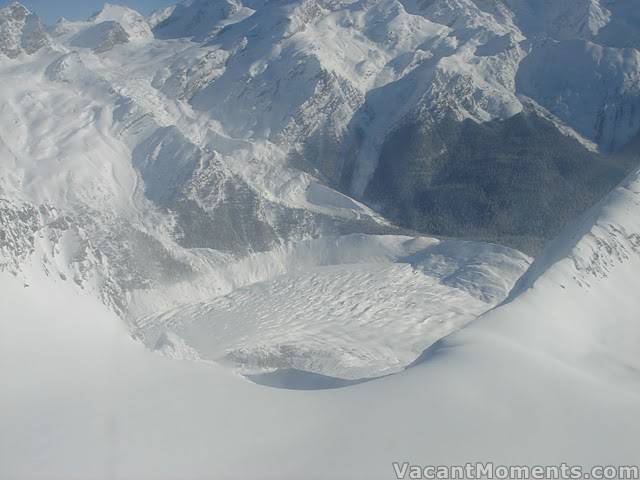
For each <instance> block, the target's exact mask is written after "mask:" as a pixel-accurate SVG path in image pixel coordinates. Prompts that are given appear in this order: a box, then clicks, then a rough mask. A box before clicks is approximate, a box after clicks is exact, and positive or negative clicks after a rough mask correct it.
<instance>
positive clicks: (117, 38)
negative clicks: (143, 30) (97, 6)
mask: <svg viewBox="0 0 640 480" xmlns="http://www.w3.org/2000/svg"><path fill="white" fill-rule="evenodd" d="M127 42H129V34H128V33H127V32H126V30H125V29H124V28H123V27H122V25H120V24H119V23H118V22H115V21H113V20H108V21H105V22H101V23H98V24H97V25H94V26H93V27H91V28H88V29H87V30H84V31H82V32H80V33H79V34H78V35H76V36H75V37H74V38H73V39H72V40H71V45H72V46H74V47H81V48H91V49H92V50H93V51H94V52H96V53H102V52H107V51H109V50H111V49H112V48H113V47H114V46H116V45H122V44H125V43H127Z"/></svg>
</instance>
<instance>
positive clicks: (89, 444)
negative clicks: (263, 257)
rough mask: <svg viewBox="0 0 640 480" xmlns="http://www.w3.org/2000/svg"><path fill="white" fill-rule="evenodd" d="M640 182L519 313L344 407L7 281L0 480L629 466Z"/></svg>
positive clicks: (450, 341)
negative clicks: (157, 341)
mask: <svg viewBox="0 0 640 480" xmlns="http://www.w3.org/2000/svg"><path fill="white" fill-rule="evenodd" d="M638 178H639V175H635V176H634V177H632V178H630V179H629V181H628V182H627V183H626V184H625V185H623V186H621V187H620V188H619V189H618V190H616V191H615V192H614V193H613V194H612V195H611V196H610V197H609V198H608V199H607V200H606V201H604V202H603V203H602V204H601V205H600V206H598V207H597V208H596V209H594V210H593V211H592V212H590V214H589V215H588V216H586V217H585V218H583V219H582V220H581V221H580V222H579V224H577V225H575V226H573V227H572V228H570V229H568V230H567V232H566V233H565V235H564V236H563V237H562V238H561V239H559V240H558V242H557V243H556V244H555V245H554V246H551V247H550V248H549V250H548V251H547V254H546V255H545V258H543V259H542V260H541V261H540V263H539V264H538V265H539V267H538V268H534V269H533V270H532V272H531V274H530V276H529V278H528V280H523V284H522V287H523V290H521V292H520V293H516V294H515V296H514V298H513V299H512V301H511V302H510V303H509V304H507V305H504V306H501V307H499V308H497V309H495V310H494V311H492V312H491V313H488V314H487V315H486V316H485V318H484V319H481V320H479V321H477V322H475V323H474V324H473V325H472V326H470V327H467V328H465V329H463V330H462V331H460V332H458V333H456V334H454V335H452V336H450V337H449V338H447V339H446V340H445V341H443V342H440V343H439V344H438V345H437V347H436V348H432V349H429V350H428V351H427V353H426V354H425V355H424V356H423V358H422V359H421V362H420V363H418V364H416V365H415V366H414V367H412V368H410V369H409V370H407V371H405V372H403V373H399V374H397V375H393V376H389V377H386V378H383V379H378V380H374V381H371V382H367V383H363V384H359V385H353V386H350V387H348V388H342V389H334V390H325V391H318V390H315V391H305V392H300V391H291V390H282V389H272V388H266V387H262V386H259V385H255V384H252V383H249V382H247V381H244V380H242V379H241V378H239V377H235V376H233V375H232V374H230V373H229V372H228V371H226V370H224V369H223V368H222V367H220V366H217V365H205V364H200V365H198V364H194V363H192V362H176V361H173V360H168V359H163V358H162V357H161V356H158V355H154V354H152V353H150V352H148V351H144V350H143V349H142V348H141V347H140V346H139V345H135V344H134V343H132V341H131V339H130V338H128V337H127V335H126V332H125V331H124V330H123V329H122V327H121V325H120V323H119V321H118V319H117V318H115V317H114V316H113V315H112V314H110V313H109V312H108V311H107V310H105V308H104V307H103V306H102V305H100V304H99V303H97V302H96V301H95V300H94V299H92V298H91V297H88V296H86V295H79V294H78V293H77V292H76V291H74V290H72V289H71V288H70V285H69V284H68V283H66V282H63V281H61V280H56V279H52V278H50V277H47V276H46V275H43V274H42V273H41V272H40V273H38V272H37V271H34V272H32V279H33V282H32V283H31V285H30V286H28V287H25V286H23V285H22V284H21V283H20V282H18V281H17V279H15V278H13V277H11V276H9V275H7V274H2V276H0V282H1V283H0V287H1V289H2V291H3V293H4V294H5V295H6V301H5V303H4V305H3V308H4V312H5V314H4V315H2V317H0V333H1V335H0V346H1V348H0V359H1V360H2V361H0V378H1V379H2V383H3V388H4V392H5V394H4V395H2V396H0V406H1V407H2V410H3V411H6V412H11V415H3V416H2V417H0V422H1V423H0V426H1V427H2V428H0V440H1V441H0V445H1V448H0V460H1V461H0V472H1V473H2V474H3V476H6V477H8V478H15V479H40V478H42V479H45V478H46V479H49V478H52V477H60V478H63V477H69V476H82V477H91V478H96V479H102V478H105V479H106V478H114V477H116V478H133V477H135V478H139V479H148V478H149V479H150V478H155V476H156V472H157V471H159V470H161V471H162V473H163V475H166V476H168V477H180V478H185V479H195V478H201V477H202V476H208V475H209V474H210V472H211V471H215V472H217V475H219V476H221V477H222V478H229V479H235V478H238V479H239V478H252V477H257V478H264V479H271V478H273V479H282V478H300V477H304V478H318V479H328V478H334V479H343V478H344V479H346V478H354V477H356V478H357V477H364V478H370V479H378V478H380V479H383V478H389V477H390V476H392V475H393V469H392V466H391V463H392V462H394V461H396V462H404V461H409V462H411V463H414V464H422V465H428V464H434V463H436V464H465V463H466V462H475V461H482V462H488V461H491V462H495V463H496V464H498V465H499V464H507V465H522V464H529V465H533V464H537V465H560V464H561V463H563V462H566V463H568V464H570V465H574V464H575V465H582V466H583V467H584V468H585V469H588V468H590V466H592V465H609V464H611V465H632V464H634V463H636V462H637V446H636V442H635V438H636V437H637V436H638V435H639V434H640V423H638V422H639V420H638V419H639V418H640V416H639V415H638V413H639V412H640V377H639V376H638V369H637V358H638V357H637V354H636V353H635V351H634V349H633V348H631V347H632V346H633V345H635V344H637V341H634V338H635V339H636V340H637V337H634V335H635V334H636V333H637V331H638V330H637V318H635V317H633V316H632V315H631V314H630V313H628V312H637V311H638V304H637V295H635V293H636V291H637V289H638V285H639V279H638V276H637V268H638V262H640V254H639V252H638V251H637V243H636V241H635V240H634V239H635V238H636V237H637V235H638V233H639V232H640V228H639V227H640V225H638V221H637V218H638V210H639V209H640V202H639V201H638V196H639V195H640V190H639V189H638V181H639V180H638ZM612 232H613V233H614V234H615V235H613V236H612V235H611V233H612ZM585 260H588V261H587V262H586V263H585V262H584V261H585ZM604 272H606V275H604V274H603V273H604ZM587 282H588V284H587ZM531 286H532V287H531ZM529 287H531V288H529ZM627 309H628V310H627ZM52 320H55V321H52ZM622 331H624V332H626V333H627V334H628V336H622V335H617V334H616V333H617V332H622ZM70 332H72V333H70ZM169 340H171V339H169ZM185 351H186V349H184V350H183V353H184V352H185ZM285 385H286V384H285ZM43 391H45V392H47V396H46V397H45V396H43V395H42V392H43ZM594 419H597V421H596V420H594ZM149 439H153V441H150V440H149ZM587 471H588V470H587Z"/></svg>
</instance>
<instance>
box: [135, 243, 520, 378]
mask: <svg viewBox="0 0 640 480" xmlns="http://www.w3.org/2000/svg"><path fill="white" fill-rule="evenodd" d="M325 244H327V246H331V247H332V249H335V251H336V252H340V253H341V256H342V257H343V258H344V260H342V262H340V261H338V262H337V263H334V262H335V260H334V262H331V261H330V258H331V256H330V255H327V254H326V252H323V248H322V243H321V242H314V243H313V244H312V245H311V246H310V251H311V252H314V253H315V255H317V258H318V260H319V263H322V264H324V265H322V266H311V267H309V266H306V267H305V266H303V265H301V264H299V263H298V264H297V265H296V267H295V268H294V269H293V270H291V271H288V272H286V273H285V274H283V275H277V276H275V277H273V278H272V279H270V280H268V281H264V282H258V283H253V284H249V285H248V286H246V287H244V288H239V289H235V290H234V291H232V292H231V293H230V294H228V295H225V296H220V297H218V298H216V299H214V300H212V301H207V302H200V303H195V304H186V305H183V306H180V307H178V308H173V309H171V310H168V311H166V312H160V313H155V314H153V315H151V316H148V317H145V318H142V319H138V320H136V321H135V323H136V326H137V329H136V335H137V336H140V337H141V338H143V339H144V341H145V343H146V344H147V345H149V346H150V347H153V346H154V345H156V344H157V343H158V338H159V336H162V335H166V334H170V335H175V336H177V337H178V338H180V339H181V340H182V341H183V342H184V343H185V344H186V345H188V346H189V347H190V348H192V349H193V350H195V351H196V352H198V356H199V357H200V358H202V359H208V360H217V361H223V362H227V363H228V362H231V363H233V364H235V365H237V368H238V370H239V371H241V372H242V373H245V374H255V373H262V372H264V371H273V370H284V369H295V370H302V371H306V372H312V373H317V374H322V375H325V376H330V377H335V378H344V379H350V380H355V379H359V378H367V377H376V376H382V375H388V374H391V373H395V372H397V371H400V370H402V369H404V368H405V367H406V366H407V365H409V364H411V363H412V362H413V361H415V360H416V358H418V357H419V355H420V353H421V352H422V351H423V350H424V349H426V348H427V347H428V346H430V345H432V344H433V343H435V342H436V341H438V340H440V339H441V338H443V337H445V336H446V335H448V334H449V333H451V332H453V331H455V330H458V329H460V328H461V327H463V326H464V325H466V324H467V323H469V322H470V321H472V320H473V319H475V318H476V317H477V316H479V315H480V314H482V313H484V312H486V311H487V310H489V309H491V308H492V307H494V306H495V305H497V304H498V303H499V302H501V301H502V300H504V299H505V298H506V296H507V293H508V292H509V290H510V288H511V286H512V285H513V283H514V282H515V280H516V279H517V278H518V277H520V275H521V274H522V273H523V272H524V270H525V269H526V268H527V266H528V263H529V262H528V259H527V258H526V257H525V256H524V255H521V254H519V253H517V252H515V251H512V250H509V249H505V248H502V247H497V246H491V245H483V244H475V243H473V242H467V245H464V242H462V243H461V242H447V241H444V242H440V241H437V240H435V239H427V238H410V237H365V236H351V237H343V238H338V239H336V241H335V244H334V245H331V243H329V242H325ZM427 245H428V246H427ZM425 247H426V248H425ZM349 248H355V249H358V250H359V252H358V256H354V255H353V254H351V255H350V253H349V251H348V249H349ZM381 253H386V254H387V255H389V254H391V255H390V258H389V257H387V258H385V256H381V255H380V254H381ZM332 263H333V264H332ZM163 345H164V344H163Z"/></svg>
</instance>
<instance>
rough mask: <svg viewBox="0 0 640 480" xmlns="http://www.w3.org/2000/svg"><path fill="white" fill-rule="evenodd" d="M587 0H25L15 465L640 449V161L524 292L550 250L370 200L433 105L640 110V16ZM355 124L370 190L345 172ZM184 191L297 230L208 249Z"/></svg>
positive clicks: (592, 458)
mask: <svg viewBox="0 0 640 480" xmlns="http://www.w3.org/2000/svg"><path fill="white" fill-rule="evenodd" d="M561 3H562V2H545V3H544V5H545V12H547V13H548V14H549V17H548V18H545V19H543V20H539V19H537V17H536V13H539V11H538V10H537V9H536V5H540V4H538V3H536V2H532V1H529V0H508V1H505V2H500V4H499V5H498V4H497V3H496V2H487V1H485V0H475V1H471V0H436V1H435V2H429V3H428V4H427V3H424V2H414V1H410V0H403V1H398V0H382V1H379V2H369V1H363V2H350V1H339V2H328V1H321V2H315V1H313V2H311V1H310V2H307V1H297V2H276V3H275V4H274V3H273V2H263V1H260V0H256V1H247V2H244V4H240V3H239V2H236V1H229V2H216V3H215V5H214V4H213V3H211V2H202V1H198V0H194V1H190V2H184V3H182V4H181V5H180V6H178V7H175V8H169V9H167V10H165V11H162V12H159V13H158V14H157V15H155V16H154V17H152V18H151V19H150V20H149V21H147V20H146V19H144V18H143V17H141V16H140V15H139V14H137V13H136V12H134V11H132V10H130V9H127V8H124V7H119V6H114V5H107V6H105V8H104V9H103V10H102V11H101V12H99V13H98V14H96V15H95V16H94V17H92V18H90V19H88V20H87V21H84V22H66V21H64V22H61V23H59V24H58V25H56V26H55V27H53V28H51V29H49V30H47V31H44V29H41V28H40V26H39V21H37V18H36V17H35V16H32V15H30V14H29V12H28V11H26V10H24V11H22V10H21V9H20V8H19V7H16V6H13V7H8V8H4V9H0V78H2V89H1V90H0V196H1V198H0V227H1V228H2V230H1V232H0V233H1V234H2V235H1V236H0V291H1V292H2V296H1V298H0V384H2V393H3V394H2V395H0V410H1V411H2V412H5V413H6V414H3V415H0V477H2V478H11V479H16V480H22V479H24V480H33V479H40V478H42V479H47V480H50V479H52V478H54V479H55V478H60V479H63V478H71V477H74V478H75V477H81V478H95V479H101V478H105V479H107V478H110V479H112V478H118V479H120V478H122V479H129V478H135V479H142V480H145V479H153V478H159V477H162V478H185V479H187V480H190V479H196V478H207V477H210V476H211V474H212V473H211V472H216V474H217V475H219V476H220V477H221V478H225V479H226V478H229V479H233V478H261V479H270V478H273V479H279V480H280V479H283V478H305V479H307V478H308V479H314V478H318V479H325V478H338V479H341V478H367V479H376V478H389V477H390V476H391V475H392V468H391V462H393V461H405V460H407V459H411V461H413V462H416V463H425V464H427V463H438V464H440V463H464V462H467V461H474V460H483V461H489V460H493V461H495V462H498V463H532V464H533V463H535V464H541V463H560V462H569V463H584V464H593V463H600V464H608V463H619V464H628V463H637V460H638V453H637V446H636V443H637V442H636V439H637V437H638V435H639V434H640V415H639V413H640V384H639V382H638V371H639V369H640V356H639V355H638V353H637V345H638V341H640V327H639V326H638V322H637V312H638V311H640V305H639V304H638V302H639V301H640V300H639V299H638V296H637V294H636V291H637V290H638V275H637V272H638V271H639V268H640V224H639V223H638V218H640V216H639V215H638V209H639V208H640V199H639V198H640V197H639V195H640V186H639V180H638V178H639V174H634V175H632V176H631V177H630V178H629V179H628V181H627V182H626V183H625V184H624V185H622V186H621V187H620V188H618V189H617V190H616V191H615V192H613V193H612V194H611V195H610V196H609V197H608V198H607V199H605V200H604V201H603V202H601V204H599V205H598V206H596V207H595V208H594V209H593V210H591V211H590V212H589V213H588V214H587V215H586V216H585V217H584V218H582V219H580V220H579V221H578V222H576V223H575V224H574V225H571V226H569V227H568V228H567V230H566V231H565V233H564V234H563V235H561V237H560V238H559V239H557V240H556V241H555V242H553V243H552V244H550V245H549V247H548V248H547V250H546V251H545V252H544V253H543V254H542V256H540V257H539V258H538V259H536V261H535V262H534V263H533V265H532V266H531V268H530V269H529V270H528V272H527V273H526V274H525V275H524V277H522V279H521V280H520V281H519V282H518V284H517V285H516V288H515V289H514V290H513V291H512V292H511V294H510V295H509V292H510V290H511V287H512V286H513V284H514V282H516V279H517V278H519V277H520V275H521V274H522V273H523V272H524V271H525V269H526V268H527V267H528V265H529V262H530V259H528V258H527V257H526V256H524V255H522V254H520V253H519V252H516V251H513V250H511V249H507V248H503V247H499V246H495V245H488V244H484V243H479V242H466V241H462V240H452V239H435V238H428V237H419V236H415V235H410V236H407V235H405V236H401V235H398V231H397V229H394V228H393V226H392V225H390V224H389V223H388V222H387V221H386V220H384V219H383V218H381V217H380V216H379V215H377V214H375V213H374V212H372V211H371V210H370V209H369V208H368V207H367V206H365V205H363V204H362V203H360V202H359V201H358V200H357V197H358V195H359V193H362V191H363V190H364V189H365V188H366V185H367V182H368V179H369V177H370V175H371V174H372V173H373V171H374V170H375V166H376V165H375V162H376V158H377V154H378V148H379V146H380V144H381V142H382V141H383V140H384V138H385V135H386V134H387V133H388V132H389V131H390V130H391V129H393V128H395V127H396V126H397V125H398V124H399V123H400V122H402V121H405V120H406V119H407V118H420V119H421V121H429V119H431V120H437V118H438V116H439V115H442V114H444V113H445V112H446V111H448V110H452V111H453V112H454V114H455V115H456V116H457V117H458V118H459V119H463V118H472V119H474V120H477V121H485V120H491V119H495V118H506V117H509V116H511V115H513V114H514V113H517V112H519V111H520V110H522V109H523V108H531V109H534V110H536V111H539V112H542V113H543V114H544V115H545V116H547V117H548V118H551V119H552V120H553V122H554V123H555V124H556V125H557V126H558V128H560V129H561V131H563V132H564V133H565V134H567V135H572V136H574V137H576V138H578V139H580V141H582V142H583V143H584V144H585V145H588V146H589V147H590V148H591V149H594V150H595V149H596V148H600V149H607V148H612V147H616V146H619V145H621V144H623V143H624V142H625V141H626V140H627V139H628V138H629V136H630V135H631V134H632V133H633V132H634V130H635V131H637V129H638V118H637V115H638V112H640V109H638V108H635V107H634V105H635V104H636V103H637V97H638V95H637V94H638V91H637V85H638V82H637V70H638V68H637V67H638V65H637V64H638V58H637V57H638V53H637V49H636V48H637V45H635V46H634V44H633V42H634V41H635V37H634V36H633V35H626V33H628V32H629V31H630V30H633V25H634V24H633V22H634V21H635V20H634V19H635V17H634V16H633V15H631V13H633V12H628V11H627V9H625V8H623V7H620V6H616V5H614V4H608V6H607V8H605V7H604V6H603V3H602V2H598V1H596V0H571V2H569V3H562V4H561ZM552 4H553V5H554V6H553V8H547V7H550V6H551V5H552ZM217 7H222V8H220V9H217ZM423 7H424V8H423ZM200 8H208V9H210V10H208V11H209V12H210V13H213V15H211V16H206V15H205V16H203V17H198V15H197V13H198V9H200ZM198 18H199V20H201V21H198V22H196V24H194V25H195V26H194V27H193V29H192V28H191V27H189V25H190V23H191V22H192V21H193V20H194V19H196V20H197V19H198ZM567 18H568V19H569V21H565V20H566V19H567ZM623 20H624V21H623ZM618 27H619V28H620V30H619V32H622V33H624V34H625V35H623V34H622V33H619V32H618V31H617V30H616V29H617V28H618ZM152 28H153V32H152V30H151V29H152ZM123 32H124V34H126V35H123ZM616 32H618V33H616ZM154 35H155V38H153V36H154ZM184 37H187V38H184ZM78 40H83V41H81V42H79V43H78V42H77V41H78ZM568 60H571V62H569V61H568ZM567 65H570V66H571V69H568V70H567ZM558 69H560V70H558ZM541 75H542V77H541ZM564 86H568V87H570V88H569V89H565V88H564ZM561 87H562V88H561ZM585 92H588V93H589V95H586V94H585ZM598 119H600V120H601V121H600V123H598ZM354 132H358V133H357V135H362V138H360V140H361V141H362V143H361V144H360V145H359V146H360V148H359V151H360V155H359V157H358V158H357V159H356V160H355V161H356V165H355V175H354V178H353V182H352V185H351V190H352V193H354V198H352V197H350V196H348V195H345V194H343V193H339V192H338V191H336V190H334V189H333V188H331V185H335V184H336V183H337V181H338V180H341V179H338V178H337V177H336V178H333V179H326V178H325V177H327V176H331V175H333V174H336V175H338V176H339V172H340V168H342V167H343V165H341V163H340V162H341V161H342V158H343V156H342V155H343V153H344V152H343V151H341V150H337V152H336V151H334V150H335V148H336V147H335V146H336V145H338V144H339V145H342V143H341V142H346V143H347V144H348V143H349V142H350V141H352V140H353V138H352V137H350V135H355V133H354ZM326 139H329V140H327V141H326V142H325V143H323V142H324V140H326ZM311 140H313V141H314V142H315V141H316V140H317V143H318V144H319V146H318V151H319V152H320V153H319V154H318V159H316V160H315V161H314V162H315V163H313V164H312V165H311V166H310V167H311V168H305V170H304V171H302V170H300V169H298V168H297V167H294V166H293V165H292V161H291V158H292V155H293V154H294V153H300V152H303V153H305V151H304V150H303V147H302V146H303V145H306V144H309V143H313V144H314V145H315V143H314V142H312V141H311ZM332 149H334V150H332ZM307 167H309V166H307ZM336 172H337V173H336ZM332 180H333V183H332ZM176 192H179V194H181V195H182V194H184V198H182V200H184V199H185V198H186V199H188V200H190V201H192V202H193V203H194V204H195V205H196V206H197V208H199V209H201V210H202V211H203V212H204V213H202V214H201V216H199V217H197V218H198V220H199V221H200V220H202V221H204V220H207V219H209V217H208V216H207V215H209V214H211V215H214V214H215V213H217V212H220V211H223V212H226V211H225V210H223V209H224V208H226V207H228V206H229V205H231V206H234V207H235V206H238V207H239V208H238V210H232V211H231V213H226V214H227V215H229V217H230V218H231V219H232V220H233V223H232V224H231V226H232V227H237V228H238V230H242V229H246V231H249V232H252V231H253V230H251V228H252V227H255V225H259V226H260V227H262V228H263V229H264V231H266V232H268V233H269V235H271V237H269V238H268V239H269V241H271V242H272V243H268V242H267V241H266V240H265V244H268V248H264V250H263V251H254V249H253V248H246V250H240V249H239V250H238V251H222V250H215V249H213V248H209V247H208V246H207V244H206V243H205V242H206V241H207V240H209V239H210V238H211V237H213V236H215V235H217V234H221V231H222V233H223V234H224V233H225V232H224V228H223V227H219V225H220V224H216V226H218V228H215V229H209V230H206V229H205V235H203V238H196V241H194V243H193V245H191V246H190V247H185V246H183V245H181V244H180V243H179V241H180V240H181V238H180V235H178V234H177V233H176V232H180V233H182V234H184V231H182V230H180V229H181V228H183V227H184V225H183V224H182V223H180V222H181V219H180V218H179V214H178V213H177V212H176V211H172V209H177V208H178V207H180V205H179V204H177V202H176V203H171V202H172V201H173V200H175V198H174V197H172V195H174V194H175V195H178V193H176ZM238 192H240V193H238ZM234 194H235V196H234ZM245 207H252V208H254V209H253V210H249V213H246V212H245V210H243V209H242V208H245ZM198 212H199V211H198ZM238 212H240V213H238ZM183 213H184V212H183ZM189 213H190V212H189ZM199 214H200V213H199ZM317 218H321V219H322V222H325V223H328V222H337V223H338V224H339V225H340V226H345V227H347V228H345V230H346V231H351V232H353V231H355V232H361V233H356V234H353V235H338V234H337V233H335V230H333V231H332V232H333V233H332V234H328V233H326V232H327V231H331V230H330V229H327V230H323V229H322V228H321V227H322V225H323V223H322V222H320V221H318V223H314V221H316V219H317ZM283 219H284V220H283ZM276 220H279V221H280V223H278V221H276ZM350 222H352V223H350ZM358 222H362V223H358ZM196 223H197V222H196ZM231 230H233V228H231ZM257 230H259V228H258V227H256V231H257ZM381 230H382V231H386V232H387V233H391V232H392V233H394V235H373V234H365V233H364V232H371V231H375V232H380V231H381ZM242 231H245V230H242ZM198 242H202V243H198ZM194 245H197V247H195V246H194ZM244 247H246V245H245V246H244ZM508 295H509V296H508ZM505 299H506V301H505V302H504V303H502V302H503V301H504V300H505ZM116 314H118V315H119V316H118V315H116ZM123 320H124V321H123ZM133 338H135V340H134V339H133ZM425 349H426V350H425ZM151 350H154V351H151ZM176 360H182V361H176ZM310 373H313V374H315V375H311V374H310ZM243 374H259V375H260V377H256V376H253V377H249V378H253V379H254V380H256V382H260V383H263V384H264V385H257V384H256V383H253V382H251V381H250V380H249V379H248V378H247V377H245V376H243ZM390 374H393V375H390ZM270 375H271V376H270ZM379 376H384V377H383V378H377V379H372V378H373V377H379ZM344 380H347V381H346V382H341V381H344ZM353 380H356V381H359V380H367V381H364V382H362V383H358V382H351V381H353ZM269 384H271V385H275V384H279V385H280V386H282V387H286V388H282V389H276V388H267V387H266V386H265V385H269ZM301 384H304V385H305V386H306V387H309V386H311V387H314V386H315V387H320V386H322V385H325V386H326V385H329V386H338V385H348V386H346V387H345V388H338V389H332V390H322V389H315V390H313V389H312V390H310V391H304V392H302V391H295V389H296V388H299V387H300V386H301ZM289 389H292V390H289Z"/></svg>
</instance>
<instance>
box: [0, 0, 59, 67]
mask: <svg viewBox="0 0 640 480" xmlns="http://www.w3.org/2000/svg"><path fill="white" fill-rule="evenodd" d="M47 45H49V37H48V35H47V33H46V30H45V28H44V26H43V25H42V23H41V22H40V19H39V18H38V16H37V15H34V14H32V13H31V12H30V11H29V10H28V9H27V8H26V7H24V6H23V5H21V4H19V3H13V4H11V5H9V6H8V7H4V8H0V53H3V54H4V55H6V56H7V57H9V58H16V57H18V56H19V55H20V54H21V53H26V54H29V55H30V54H33V53H35V52H37V51H38V50H40V49H41V48H43V47H45V46H47Z"/></svg>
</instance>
